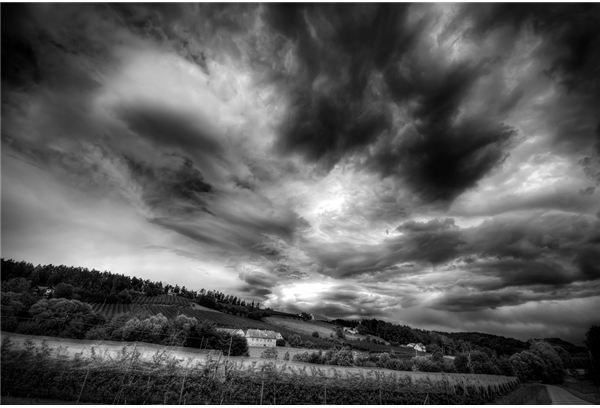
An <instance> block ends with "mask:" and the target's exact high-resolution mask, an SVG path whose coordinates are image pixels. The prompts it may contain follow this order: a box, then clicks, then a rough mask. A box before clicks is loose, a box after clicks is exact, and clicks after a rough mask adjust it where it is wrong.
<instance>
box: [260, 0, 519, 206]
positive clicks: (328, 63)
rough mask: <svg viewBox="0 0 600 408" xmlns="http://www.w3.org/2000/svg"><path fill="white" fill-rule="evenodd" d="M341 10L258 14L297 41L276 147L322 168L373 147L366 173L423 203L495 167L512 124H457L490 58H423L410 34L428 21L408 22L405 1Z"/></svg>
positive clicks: (477, 120)
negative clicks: (401, 186)
mask: <svg viewBox="0 0 600 408" xmlns="http://www.w3.org/2000/svg"><path fill="white" fill-rule="evenodd" d="M340 7H341V5H336V6H321V5H318V6H312V5H311V6H297V7H289V6H288V5H281V6H272V7H268V8H267V11H266V13H265V16H266V17H265V19H266V21H267V22H268V23H269V24H271V26H272V27H273V29H274V30H276V31H278V32H280V33H281V34H283V35H284V36H285V37H287V38H288V39H290V40H291V41H293V42H294V44H296V55H297V58H298V60H299V64H300V68H298V71H299V72H294V73H293V74H292V75H294V82H293V85H292V86H291V89H288V92H289V95H290V98H291V101H292V102H291V107H290V113H289V118H288V119H287V120H286V121H285V122H284V128H283V129H282V135H281V137H280V139H279V147H280V149H281V150H282V151H284V152H299V153H301V154H302V155H303V156H304V157H306V158H307V160H309V161H314V162H317V163H320V164H322V165H324V166H325V167H326V168H329V167H331V166H332V165H333V164H335V163H336V162H338V161H339V160H340V159H341V158H342V157H343V156H345V155H349V154H353V153H356V154H364V151H361V150H360V149H364V148H365V147H366V146H372V150H373V151H372V153H371V154H369V155H368V156H369V157H368V165H369V166H370V167H371V168H372V169H373V170H375V171H377V172H379V173H380V174H381V175H382V176H389V175H393V176H396V177H399V178H401V179H404V180H405V181H407V182H408V183H409V184H410V185H411V186H412V187H413V188H414V189H415V191H416V192H417V193H418V194H419V195H421V196H422V197H423V198H425V199H426V200H430V201H437V200H443V201H446V200H449V199H452V198H454V197H455V196H457V195H458V194H460V193H461V192H462V191H464V190H465V189H467V188H469V187H472V186H473V185H474V184H475V183H476V182H477V181H478V180H479V179H480V178H481V177H482V176H484V175H485V174H487V173H488V172H489V171H490V170H491V169H492V168H493V167H494V166H495V165H497V164H498V163H499V162H501V160H502V159H503V158H504V157H505V156H506V154H507V153H506V149H507V143H508V142H509V140H510V139H511V137H512V136H513V135H514V131H513V130H512V129H511V128H509V127H508V126H506V125H504V124H502V123H500V122H498V121H497V120H496V119H495V118H493V117H492V118H489V117H484V116H481V117H466V118H462V119H461V120H458V121H456V117H457V114H458V110H459V108H460V107H461V104H462V102H463V100H464V98H465V95H466V93H467V92H468V91H469V90H470V89H471V88H472V86H473V84H474V82H475V81H476V80H477V79H479V78H480V77H481V76H483V75H485V74H486V73H488V72H489V68H490V65H491V64H493V62H491V61H487V60H482V61H474V62H472V63H456V64H453V65H452V64H451V65H449V66H445V63H443V62H442V61H438V60H436V58H435V57H433V56H430V55H428V54H427V51H425V50H424V49H426V48H427V47H426V46H425V45H424V44H421V43H419V36H421V35H422V34H423V33H424V32H426V30H425V28H426V27H427V25H428V24H430V21H428V19H427V18H424V17H423V18H422V19H421V20H419V21H418V22H416V23H415V22H413V23H412V24H409V23H408V22H407V21H406V15H407V12H408V10H409V9H410V6H408V5H352V6H347V5H344V6H343V7H344V12H341V10H339V8H340ZM377 78H379V79H377ZM377 82H379V83H377ZM513 99H514V98H513ZM392 105H395V106H397V107H400V108H402V109H407V108H408V110H409V113H408V115H409V117H408V120H409V121H410V122H412V123H413V125H412V126H410V127H409V128H406V127H404V128H402V129H401V128H398V126H397V125H394V124H393V123H392V113H391V110H390V106H392ZM413 105H416V106H413ZM409 106H413V107H411V108H409ZM398 136H399V137H398Z"/></svg>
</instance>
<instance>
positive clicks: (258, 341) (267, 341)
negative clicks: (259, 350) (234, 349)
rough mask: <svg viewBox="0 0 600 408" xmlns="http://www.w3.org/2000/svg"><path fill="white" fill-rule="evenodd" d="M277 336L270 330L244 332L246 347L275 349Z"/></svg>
mask: <svg viewBox="0 0 600 408" xmlns="http://www.w3.org/2000/svg"><path fill="white" fill-rule="evenodd" d="M278 334H279V333H277V332H274V331H272V330H258V329H248V330H247V331H246V341H247V342H248V347H275V346H277V335H278ZM279 336H281V335H280V334H279ZM282 338H283V337H282Z"/></svg>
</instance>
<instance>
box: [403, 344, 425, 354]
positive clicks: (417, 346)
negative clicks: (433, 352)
mask: <svg viewBox="0 0 600 408" xmlns="http://www.w3.org/2000/svg"><path fill="white" fill-rule="evenodd" d="M406 347H410V348H412V349H415V350H416V351H420V352H422V353H424V352H425V350H426V349H425V346H424V345H423V344H422V343H408V344H407V345H406Z"/></svg>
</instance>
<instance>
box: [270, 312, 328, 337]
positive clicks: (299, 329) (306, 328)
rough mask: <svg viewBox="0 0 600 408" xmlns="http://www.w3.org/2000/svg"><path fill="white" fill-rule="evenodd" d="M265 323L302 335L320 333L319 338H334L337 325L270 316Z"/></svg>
mask: <svg viewBox="0 0 600 408" xmlns="http://www.w3.org/2000/svg"><path fill="white" fill-rule="evenodd" d="M264 320H265V322H267V323H270V324H272V325H273V326H277V327H284V328H286V329H288V330H291V331H294V332H296V333H302V334H306V335H309V336H311V335H312V334H313V333H314V332H317V333H319V337H322V338H333V337H335V327H336V326H335V325H333V324H330V323H326V322H318V321H314V320H309V321H305V320H299V319H290V318H288V317H279V316H270V317H266V318H265V319H264Z"/></svg>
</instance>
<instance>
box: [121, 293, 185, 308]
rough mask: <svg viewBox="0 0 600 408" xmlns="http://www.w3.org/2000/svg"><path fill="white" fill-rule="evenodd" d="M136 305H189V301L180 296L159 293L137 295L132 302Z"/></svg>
mask: <svg viewBox="0 0 600 408" xmlns="http://www.w3.org/2000/svg"><path fill="white" fill-rule="evenodd" d="M132 303H135V304H138V305H175V306H189V305H190V303H191V301H190V300H189V299H186V298H183V297H181V296H175V295H160V296H138V297H136V298H135V299H133V302H132Z"/></svg>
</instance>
